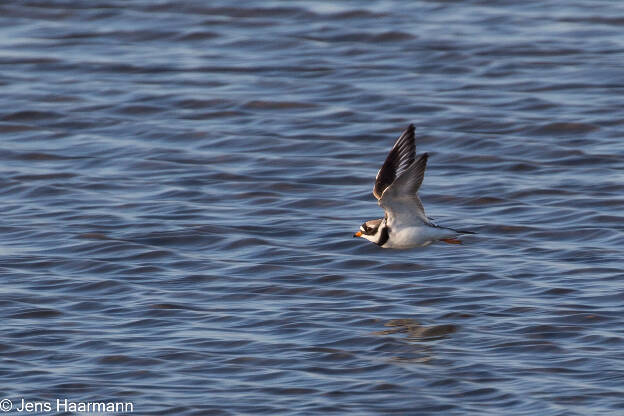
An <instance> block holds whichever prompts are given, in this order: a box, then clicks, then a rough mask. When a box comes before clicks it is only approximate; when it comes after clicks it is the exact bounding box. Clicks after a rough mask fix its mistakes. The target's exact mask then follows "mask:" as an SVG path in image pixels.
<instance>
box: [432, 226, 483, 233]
mask: <svg viewBox="0 0 624 416" xmlns="http://www.w3.org/2000/svg"><path fill="white" fill-rule="evenodd" d="M440 228H446V229H447V230H451V231H453V232H454V233H457V234H477V233H476V232H475V231H466V230H456V229H455V228H448V227H440Z"/></svg>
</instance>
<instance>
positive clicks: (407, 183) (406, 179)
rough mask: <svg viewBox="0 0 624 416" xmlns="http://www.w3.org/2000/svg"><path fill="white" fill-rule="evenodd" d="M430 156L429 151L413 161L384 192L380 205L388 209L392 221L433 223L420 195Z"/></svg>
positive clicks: (387, 212)
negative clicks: (419, 191)
mask: <svg viewBox="0 0 624 416" xmlns="http://www.w3.org/2000/svg"><path fill="white" fill-rule="evenodd" d="M428 158H429V155H428V154H427V153H423V154H422V155H420V157H419V158H418V160H417V161H415V162H414V163H412V164H411V165H410V166H409V167H408V168H407V169H406V170H405V172H403V173H402V174H401V175H400V176H399V177H398V178H397V179H396V180H395V181H394V182H393V183H392V185H390V186H389V187H387V188H386V190H385V191H384V192H383V194H382V197H381V199H380V200H379V205H381V207H382V208H383V209H384V210H385V211H386V214H387V215H388V219H389V220H391V222H392V223H394V224H397V223H401V224H413V223H414V222H416V221H422V222H424V223H425V224H431V221H430V220H429V218H427V215H426V214H425V208H424V207H423V205H422V202H421V201H420V198H419V197H418V189H419V188H420V185H421V184H422V181H423V179H424V177H425V169H426V168H427V159H428ZM394 224H390V226H392V225H394Z"/></svg>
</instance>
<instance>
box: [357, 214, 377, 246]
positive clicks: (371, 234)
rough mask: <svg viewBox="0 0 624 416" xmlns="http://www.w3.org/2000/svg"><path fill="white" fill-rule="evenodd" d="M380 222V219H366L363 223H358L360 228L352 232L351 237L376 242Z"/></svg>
mask: <svg viewBox="0 0 624 416" xmlns="http://www.w3.org/2000/svg"><path fill="white" fill-rule="evenodd" d="M381 222H382V219H378V220H370V221H366V222H365V223H364V224H362V225H360V230H359V231H358V232H357V233H355V234H353V237H362V238H365V239H367V240H369V241H372V242H373V243H376V242H377V240H378V234H379V226H380V225H381Z"/></svg>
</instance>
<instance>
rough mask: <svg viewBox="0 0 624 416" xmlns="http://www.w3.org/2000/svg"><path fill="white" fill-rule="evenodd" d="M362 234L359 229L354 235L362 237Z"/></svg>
mask: <svg viewBox="0 0 624 416" xmlns="http://www.w3.org/2000/svg"><path fill="white" fill-rule="evenodd" d="M361 235H362V231H358V232H357V233H355V234H353V237H360V236H361Z"/></svg>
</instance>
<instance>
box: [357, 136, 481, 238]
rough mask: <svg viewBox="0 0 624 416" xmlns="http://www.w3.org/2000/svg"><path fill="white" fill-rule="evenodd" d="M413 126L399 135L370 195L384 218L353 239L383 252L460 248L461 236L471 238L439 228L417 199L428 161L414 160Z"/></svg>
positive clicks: (367, 225) (367, 224)
mask: <svg viewBox="0 0 624 416" xmlns="http://www.w3.org/2000/svg"><path fill="white" fill-rule="evenodd" d="M415 156H416V146H415V144H414V126H413V125H411V124H410V125H409V127H408V128H407V130H405V131H404V132H403V134H401V136H400V137H399V139H398V140H397V141H396V143H395V144H394V146H393V147H392V150H390V153H389V154H388V157H387V158H386V161H385V162H384V164H383V166H382V167H381V169H380V170H379V172H378V173H377V177H376V179H375V186H374V188H373V195H375V197H376V198H377V200H378V202H379V205H380V206H381V207H382V208H383V209H384V211H385V212H386V215H385V216H384V218H380V219H377V220H370V221H366V222H365V223H364V224H362V226H360V231H358V232H357V233H355V235H354V237H363V238H366V239H367V240H369V241H372V242H373V243H375V244H377V245H378V246H380V247H383V248H399V249H403V248H412V247H424V246H428V245H429V244H431V243H433V242H436V241H444V242H446V243H449V244H461V241H460V240H458V239H457V237H458V236H459V235H460V234H474V233H473V232H471V231H459V230H454V229H452V228H446V227H440V226H438V225H436V224H434V223H433V222H432V221H431V219H429V218H428V217H427V216H426V215H425V209H424V208H423V205H422V202H421V201H420V198H419V197H418V189H419V188H420V185H421V184H422V181H423V178H424V175H425V168H426V166H427V159H428V157H429V155H428V154H427V153H423V154H422V155H420V157H419V158H418V160H415Z"/></svg>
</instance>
